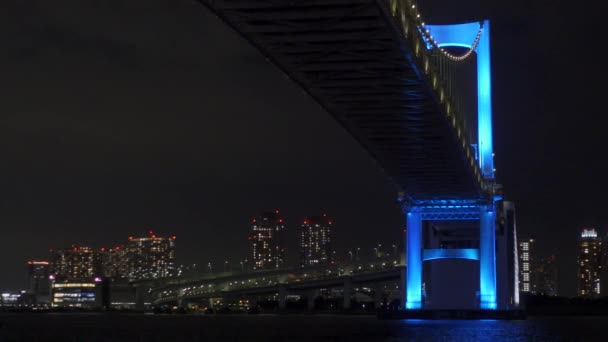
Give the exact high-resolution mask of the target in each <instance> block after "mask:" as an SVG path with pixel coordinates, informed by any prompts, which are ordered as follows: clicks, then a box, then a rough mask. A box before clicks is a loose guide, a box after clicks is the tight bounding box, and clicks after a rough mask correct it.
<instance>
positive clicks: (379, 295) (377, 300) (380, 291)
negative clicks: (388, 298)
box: [374, 284, 384, 310]
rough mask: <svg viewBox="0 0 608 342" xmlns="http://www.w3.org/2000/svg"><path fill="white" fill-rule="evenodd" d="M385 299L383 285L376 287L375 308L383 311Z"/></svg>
mask: <svg viewBox="0 0 608 342" xmlns="http://www.w3.org/2000/svg"><path fill="white" fill-rule="evenodd" d="M383 297H384V286H382V285H381V284H379V285H376V286H374V308H375V309H376V310H380V309H382V298H383Z"/></svg>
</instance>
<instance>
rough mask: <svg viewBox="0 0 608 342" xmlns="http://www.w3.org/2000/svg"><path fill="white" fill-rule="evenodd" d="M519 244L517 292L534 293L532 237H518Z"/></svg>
mask: <svg viewBox="0 0 608 342" xmlns="http://www.w3.org/2000/svg"><path fill="white" fill-rule="evenodd" d="M518 245H519V253H518V255H519V292H520V293H532V294H534V293H536V283H535V281H534V276H535V274H534V268H535V267H534V266H535V264H534V261H535V260H534V239H520V240H519V242H518Z"/></svg>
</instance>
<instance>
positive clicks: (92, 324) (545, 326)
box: [0, 313, 608, 342]
mask: <svg viewBox="0 0 608 342" xmlns="http://www.w3.org/2000/svg"><path fill="white" fill-rule="evenodd" d="M606 324H608V317H607V316H602V317H534V318H529V319H527V320H521V321H499V320H380V319H377V318H376V317H375V316H355V315H351V316H346V315H255V316H247V315H225V316H222V315H217V316H202V315H138V314H97V313H90V314H88V313H83V314H64V313H56V314H47V313H40V314H0V342H13V341H28V342H29V341H32V342H51V341H78V342H105V341H113V342H114V341H116V342H123V341H125V342H126V341H146V342H154V341H159V342H160V341H176V342H177V341H179V342H181V341H192V342H194V341H277V342H278V341H391V342H392V341H605V340H606V334H607V333H606V331H605V326H606Z"/></svg>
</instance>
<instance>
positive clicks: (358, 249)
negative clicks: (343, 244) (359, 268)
mask: <svg viewBox="0 0 608 342" xmlns="http://www.w3.org/2000/svg"><path fill="white" fill-rule="evenodd" d="M360 250H361V248H359V247H357V251H356V252H357V258H356V259H357V261H359V251H360Z"/></svg>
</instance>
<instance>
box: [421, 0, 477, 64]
mask: <svg viewBox="0 0 608 342" xmlns="http://www.w3.org/2000/svg"><path fill="white" fill-rule="evenodd" d="M412 8H413V9H416V5H412ZM416 20H418V25H417V27H418V30H419V31H420V33H422V36H423V37H424V40H425V41H426V43H427V44H429V45H431V46H432V47H433V49H436V50H437V51H440V52H441V54H442V55H444V56H446V57H447V58H449V59H450V60H452V61H455V62H461V61H464V60H465V59H467V58H468V57H469V56H471V54H472V53H473V52H474V51H475V49H476V48H477V44H479V40H480V39H481V34H482V33H483V21H480V22H479V30H478V31H477V35H476V36H475V40H474V41H473V43H472V44H471V47H470V48H469V50H468V51H467V52H465V53H464V54H463V55H460V56H457V55H453V54H451V53H449V52H448V51H447V50H446V49H444V48H443V47H441V46H439V43H437V41H436V40H435V39H434V38H433V36H432V35H431V32H430V31H429V29H427V28H426V27H425V24H424V20H422V17H421V15H420V12H418V10H416Z"/></svg>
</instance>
